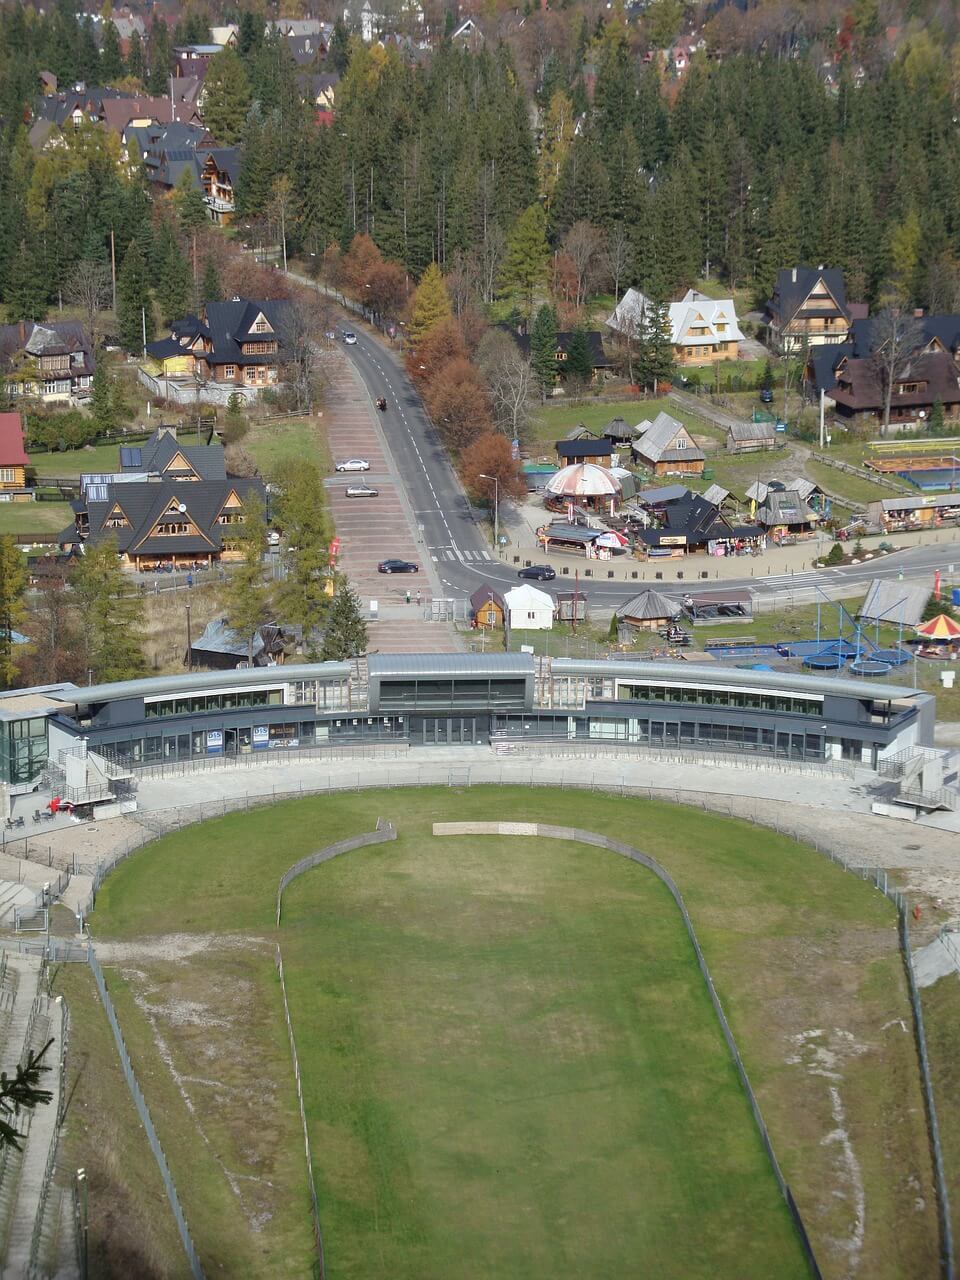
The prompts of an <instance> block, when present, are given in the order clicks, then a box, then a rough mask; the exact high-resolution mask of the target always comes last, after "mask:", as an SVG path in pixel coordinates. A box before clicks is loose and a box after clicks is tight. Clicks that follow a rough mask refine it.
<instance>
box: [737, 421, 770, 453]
mask: <svg viewBox="0 0 960 1280" xmlns="http://www.w3.org/2000/svg"><path fill="white" fill-rule="evenodd" d="M776 447H777V435H776V431H775V429H774V424H773V423H772V422H731V423H730V425H729V426H728V427H727V452H728V453H759V452H760V451H761V450H763V449H775V448H776Z"/></svg>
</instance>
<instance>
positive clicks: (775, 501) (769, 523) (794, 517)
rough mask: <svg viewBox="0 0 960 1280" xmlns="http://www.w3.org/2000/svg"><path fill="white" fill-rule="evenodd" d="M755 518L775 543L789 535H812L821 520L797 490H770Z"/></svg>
mask: <svg viewBox="0 0 960 1280" xmlns="http://www.w3.org/2000/svg"><path fill="white" fill-rule="evenodd" d="M755 518H756V521H757V524H758V525H760V526H761V528H763V529H765V530H766V531H767V533H769V534H770V535H771V536H772V538H773V540H774V542H779V541H780V539H781V538H784V537H786V536H788V535H791V536H797V535H800V536H804V535H806V534H811V533H813V532H814V530H815V529H816V527H817V523H818V521H819V519H820V517H819V515H818V514H817V513H816V511H814V510H813V508H812V507H810V506H808V504H807V503H806V502H805V501H804V499H803V498H802V497H801V496H800V494H799V493H798V492H797V491H796V490H795V489H768V490H767V493H766V496H765V497H764V499H763V502H762V503H761V505H760V506H759V507H758V508H757V514H756V517H755Z"/></svg>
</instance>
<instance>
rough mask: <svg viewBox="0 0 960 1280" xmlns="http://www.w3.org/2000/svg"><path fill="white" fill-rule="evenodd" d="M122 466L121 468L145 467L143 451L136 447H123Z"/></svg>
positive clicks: (121, 453)
mask: <svg viewBox="0 0 960 1280" xmlns="http://www.w3.org/2000/svg"><path fill="white" fill-rule="evenodd" d="M120 465H121V467H141V466H143V450H142V449H141V448H139V447H137V446H136V445H129V444H128V445H121V446H120Z"/></svg>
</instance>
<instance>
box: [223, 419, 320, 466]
mask: <svg viewBox="0 0 960 1280" xmlns="http://www.w3.org/2000/svg"><path fill="white" fill-rule="evenodd" d="M241 447H242V448H243V450H244V452H245V453H249V454H250V456H251V457H252V458H253V459H254V461H255V462H256V464H257V466H258V467H259V468H260V470H261V472H262V473H263V474H264V475H265V476H266V477H267V478H268V479H269V478H270V477H272V476H273V475H274V473H275V472H276V469H277V467H278V466H279V464H280V463H281V462H284V461H286V460H288V459H290V458H293V459H294V460H300V459H302V460H306V461H309V462H315V463H316V464H317V466H318V467H319V468H320V470H321V472H327V471H330V470H331V469H332V468H331V460H330V450H329V449H328V448H327V442H326V437H325V436H324V434H323V431H322V430H321V427H320V425H319V423H315V422H309V421H307V422H271V423H265V424H264V425H262V426H259V425H258V426H253V427H251V428H250V431H249V432H248V433H247V434H246V435H245V436H244V437H243V440H242V441H241Z"/></svg>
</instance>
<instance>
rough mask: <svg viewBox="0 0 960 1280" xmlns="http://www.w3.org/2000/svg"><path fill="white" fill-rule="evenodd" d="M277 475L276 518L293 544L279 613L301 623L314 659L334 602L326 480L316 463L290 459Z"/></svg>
mask: <svg viewBox="0 0 960 1280" xmlns="http://www.w3.org/2000/svg"><path fill="white" fill-rule="evenodd" d="M276 479H277V483H278V485H279V488H280V495H279V498H278V499H277V503H276V519H277V522H278V524H279V525H280V528H281V529H282V530H283V539H284V542H285V544H287V545H288V546H289V547H290V548H293V549H292V550H289V551H288V552H287V554H286V565H287V576H286V577H285V579H284V580H283V582H282V584H281V585H280V588H279V592H278V599H277V606H278V612H279V614H280V616H281V617H282V618H283V620H284V621H285V622H290V623H294V624H295V625H298V626H301V627H303V634H304V640H305V641H306V643H307V645H308V647H309V652H310V656H311V658H313V657H315V650H316V648H317V644H318V641H319V629H320V626H321V624H322V622H323V619H324V617H325V616H326V613H327V609H328V607H329V603H330V598H329V596H328V595H327V592H326V586H327V581H328V580H329V577H330V574H331V570H330V539H331V536H332V533H333V522H332V521H331V519H330V515H329V512H328V511H327V503H326V493H325V491H324V487H323V478H322V476H321V475H320V472H319V470H318V469H317V467H316V466H315V465H314V464H313V463H311V462H302V461H298V462H293V461H292V460H291V461H290V462H288V463H287V464H285V465H284V467H283V468H282V469H281V471H280V474H279V475H278V476H277V478H276Z"/></svg>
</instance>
